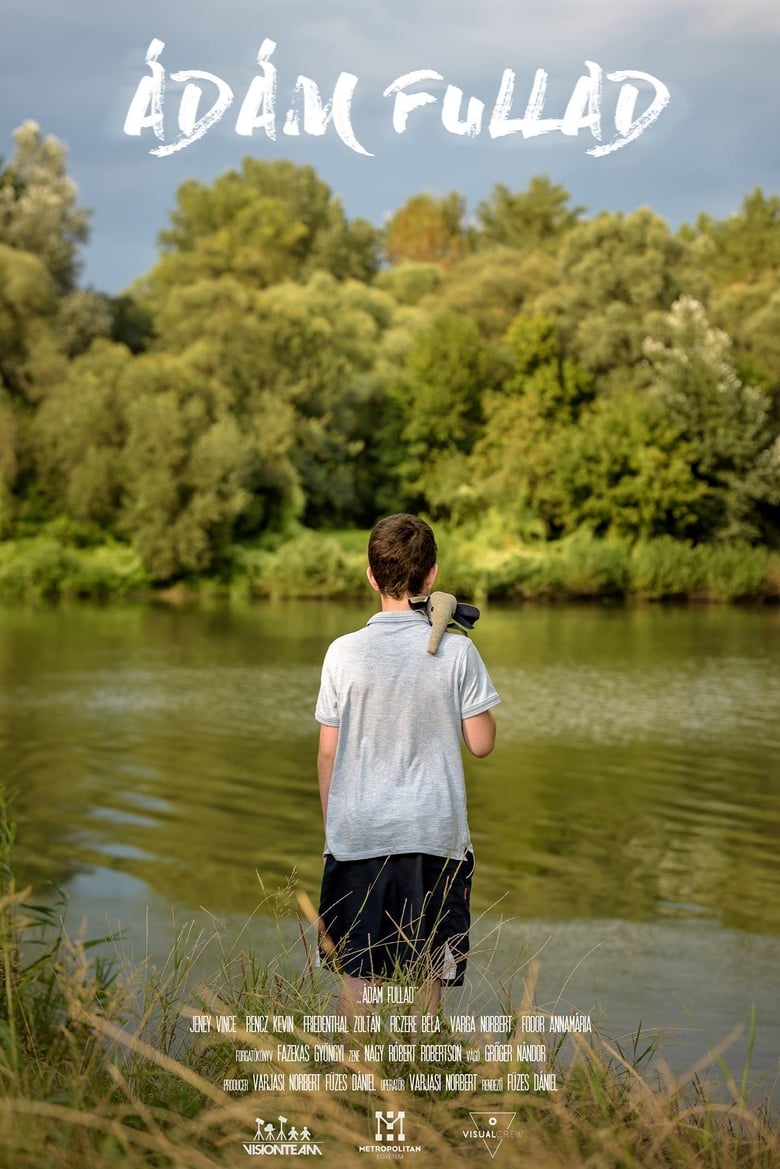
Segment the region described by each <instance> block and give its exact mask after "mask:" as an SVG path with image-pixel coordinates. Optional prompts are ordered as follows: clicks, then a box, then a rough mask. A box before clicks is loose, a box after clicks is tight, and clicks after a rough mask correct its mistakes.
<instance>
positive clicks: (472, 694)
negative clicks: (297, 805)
mask: <svg viewBox="0 0 780 1169" xmlns="http://www.w3.org/2000/svg"><path fill="white" fill-rule="evenodd" d="M436 556H437V549H436V542H435V539H434V535H433V532H432V530H431V528H430V527H429V525H428V524H427V523H425V521H424V520H421V519H419V518H418V517H417V516H413V515H405V514H401V515H392V516H388V517H387V518H386V519H383V520H380V521H379V523H378V524H377V525H376V526H375V527H374V529H373V530H372V532H371V535H370V538H369V543H368V569H367V575H368V579H369V582H370V584H371V587H372V588H373V589H375V590H376V591H377V592H378V593H379V596H380V600H381V606H382V607H381V611H380V612H379V613H376V614H375V615H374V616H373V617H371V619H370V620H369V622H368V624H367V625H366V626H365V627H364V628H363V629H360V630H358V631H357V632H355V633H349V634H346V635H345V636H343V637H339V638H337V639H336V641H334V642H333V643H332V644H331V646H330V647H329V649H328V651H327V653H326V655H325V660H324V663H323V667H322V680H321V685H320V692H319V696H318V699H317V707H316V718H317V721H318V722H319V723H320V739H319V750H318V755H317V770H318V775H319V785H320V795H321V799H322V812H323V818H324V821H325V854H324V855H325V866H324V871H323V878H322V891H321V896H320V911H319V912H320V924H321V934H322V936H321V947H320V948H321V955H322V958H323V960H324V961H325V962H326V963H329V964H332V965H333V966H335V968H336V969H338V970H339V971H340V972H341V973H342V975H343V977H344V986H343V991H342V1004H343V1007H344V1009H345V1010H347V1011H353V1010H354V1007H355V1004H360V1003H361V1002H363V1001H365V999H364V990H365V987H366V985H367V984H377V983H380V982H381V981H382V980H383V979H385V978H388V977H391V976H393V975H394V974H396V973H398V972H400V971H403V972H405V973H406V974H407V975H410V976H411V977H412V978H413V979H414V981H415V982H416V983H417V984H418V985H419V987H420V990H419V992H418V994H417V1003H418V1005H419V1006H421V1007H422V1009H423V1010H428V1011H435V1010H437V1009H438V1006H439V1003H440V1000H441V988H442V985H447V986H460V985H462V984H463V978H464V973H465V968H466V957H467V952H468V931H469V925H470V911H469V899H470V892H471V880H472V876H473V872H474V856H473V849H472V845H471V838H470V835H469V827H468V820H467V814H466V787H465V779H464V773H463V758H462V754H461V742H464V743H465V744H466V747H467V748H468V750H469V751H470V752H471V754H472V755H475V756H479V757H484V756H486V755H489V754H490V752H491V751H492V750H493V746H494V744H495V737H496V725H495V721H494V718H493V713H492V710H491V708H492V707H493V706H495V705H496V703H497V702H498V701H499V697H498V694H497V693H496V691H495V688H494V687H493V684H492V682H491V680H490V677H489V675H488V673H487V670H486V669H485V666H484V664H483V662H482V659H481V658H480V655H479V653H478V651H477V649H476V648H475V646H474V644H473V642H472V641H470V640H469V639H468V638H467V637H462V636H459V635H456V634H451V633H445V634H444V636H443V638H442V641H441V644H440V645H439V648H438V651H437V653H436V654H435V655H432V654H429V653H427V652H426V647H427V643H428V636H429V634H430V626H429V623H428V619H427V617H426V616H425V614H424V613H421V612H416V611H414V610H413V609H411V608H410V605H409V599H410V598H411V597H417V596H423V595H428V594H430V592H431V591H432V589H433V585H434V581H435V580H436V576H437V572H438V565H437V563H436Z"/></svg>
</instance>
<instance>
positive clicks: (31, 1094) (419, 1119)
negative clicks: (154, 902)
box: [0, 820, 780, 1169]
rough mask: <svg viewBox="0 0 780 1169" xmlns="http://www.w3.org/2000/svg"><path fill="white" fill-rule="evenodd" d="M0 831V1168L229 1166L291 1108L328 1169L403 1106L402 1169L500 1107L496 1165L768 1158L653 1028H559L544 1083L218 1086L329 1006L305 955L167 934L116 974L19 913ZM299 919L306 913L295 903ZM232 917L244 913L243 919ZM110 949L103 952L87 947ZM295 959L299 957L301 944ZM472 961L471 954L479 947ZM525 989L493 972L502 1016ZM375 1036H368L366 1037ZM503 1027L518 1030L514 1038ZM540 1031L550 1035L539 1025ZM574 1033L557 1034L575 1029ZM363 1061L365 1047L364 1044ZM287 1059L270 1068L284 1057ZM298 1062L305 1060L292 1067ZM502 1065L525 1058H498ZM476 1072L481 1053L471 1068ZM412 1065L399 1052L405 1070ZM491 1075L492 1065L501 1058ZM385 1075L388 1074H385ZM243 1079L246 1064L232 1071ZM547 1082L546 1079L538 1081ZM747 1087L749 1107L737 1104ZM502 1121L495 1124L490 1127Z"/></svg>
mask: <svg viewBox="0 0 780 1169" xmlns="http://www.w3.org/2000/svg"><path fill="white" fill-rule="evenodd" d="M12 844H13V828H12V826H11V825H10V824H9V823H8V821H7V820H5V821H4V822H3V828H2V841H1V850H2V858H1V859H2V897H1V898H0V1150H2V1152H1V1153H0V1161H1V1162H2V1164H4V1165H8V1166H13V1169H28V1167H29V1169H32V1167H33V1166H35V1167H37V1166H40V1165H56V1166H57V1169H82V1166H84V1165H88V1166H90V1169H112V1167H114V1166H117V1165H120V1164H121V1165H124V1166H130V1167H138V1169H141V1167H142V1166H150V1167H151V1166H155V1167H158V1166H167V1167H169V1169H219V1167H221V1166H230V1165H245V1164H246V1163H247V1162H246V1152H245V1151H244V1148H243V1143H244V1142H251V1141H252V1139H253V1136H254V1134H255V1132H256V1131H259V1129H258V1128H257V1126H258V1124H259V1123H260V1120H259V1119H258V1113H261V1114H262V1118H264V1122H268V1121H274V1122H276V1120H277V1117H284V1118H285V1119H286V1118H292V1121H294V1122H295V1123H297V1124H298V1125H299V1127H302V1126H303V1124H304V1123H305V1125H306V1126H307V1128H308V1130H309V1131H310V1133H311V1134H312V1138H313V1140H314V1141H316V1144H317V1145H318V1147H320V1148H321V1149H322V1153H323V1157H324V1161H323V1163H325V1164H328V1163H331V1162H334V1161H336V1160H338V1163H339V1164H342V1165H353V1164H354V1165H357V1164H363V1163H365V1155H363V1156H361V1155H360V1154H359V1153H358V1149H359V1147H360V1146H361V1145H366V1144H369V1143H371V1140H372V1126H373V1123H374V1110H375V1109H377V1108H383V1109H389V1110H394V1111H397V1110H398V1109H403V1110H404V1111H405V1113H406V1117H407V1118H408V1120H407V1131H408V1132H409V1133H410V1134H411V1135H410V1138H409V1139H411V1140H413V1141H414V1144H415V1145H420V1146H421V1148H422V1152H421V1153H420V1154H416V1155H415V1164H418V1165H420V1166H436V1165H444V1164H447V1165H462V1164H472V1163H473V1162H474V1160H475V1159H476V1158H477V1157H483V1156H486V1153H485V1151H484V1150H483V1149H482V1148H481V1142H479V1141H477V1142H476V1145H477V1146H478V1148H477V1149H476V1151H475V1142H474V1141H473V1140H467V1139H464V1137H463V1132H464V1129H466V1130H468V1129H473V1127H474V1121H473V1119H472V1117H471V1113H472V1112H476V1113H481V1114H483V1118H482V1123H483V1124H487V1123H488V1122H487V1120H486V1119H485V1110H486V1109H490V1111H491V1113H492V1112H497V1113H499V1114H501V1113H502V1112H503V1113H509V1114H515V1118H514V1120H513V1122H512V1126H511V1129H510V1131H511V1132H512V1136H510V1135H509V1133H507V1136H506V1138H505V1140H504V1143H503V1145H502V1147H501V1149H500V1158H501V1163H503V1164H505V1165H516V1166H528V1167H529V1169H530V1167H533V1169H628V1167H630V1166H637V1167H641V1169H678V1167H679V1169H694V1167H696V1169H702V1167H709V1169H772V1167H773V1166H775V1165H776V1164H777V1163H778V1160H777V1159H778V1157H779V1156H780V1138H779V1137H778V1133H777V1130H776V1128H775V1127H774V1126H773V1113H772V1108H773V1105H772V1102H771V1100H769V1099H764V1100H762V1101H761V1102H760V1103H758V1104H756V1103H754V1102H753V1101H754V1098H755V1095H756V1093H755V1085H752V1084H751V1082H750V1076H749V1067H746V1068H745V1069H744V1071H743V1072H742V1074H741V1075H740V1076H739V1077H738V1079H735V1078H734V1077H732V1076H731V1075H730V1074H729V1072H728V1068H727V1065H726V1062H725V1060H724V1057H723V1055H721V1056H719V1057H717V1062H718V1064H719V1066H720V1068H721V1073H722V1074H721V1076H720V1077H719V1082H718V1083H717V1084H713V1083H708V1082H707V1081H706V1080H705V1079H704V1078H703V1069H701V1068H699V1069H697V1068H693V1069H691V1071H690V1072H689V1073H688V1075H686V1076H683V1077H682V1078H680V1077H675V1076H673V1075H672V1074H671V1073H670V1072H669V1070H668V1069H667V1068H665V1066H664V1064H663V1062H662V1059H661V1056H660V1054H659V1052H658V1050H657V1040H655V1039H652V1038H650V1039H648V1038H646V1037H645V1036H643V1035H642V1033H641V1027H638V1028H637V1032H636V1034H635V1035H633V1036H630V1037H629V1038H628V1040H627V1041H625V1042H623V1043H622V1044H621V1043H618V1042H611V1041H609V1040H608V1039H606V1038H604V1037H603V1036H600V1035H596V1034H592V1035H591V1034H589V1035H581V1036H572V1037H570V1038H569V1039H568V1040H565V1039H563V1038H562V1037H561V1038H559V1039H558V1041H557V1042H555V1043H554V1044H553V1045H552V1046H551V1047H550V1049H549V1055H548V1062H547V1065H546V1067H545V1069H544V1070H545V1072H547V1073H553V1072H554V1073H555V1076H556V1081H557V1084H556V1089H557V1090H555V1091H553V1090H541V1089H540V1090H532V1091H530V1092H527V1093H520V1094H519V1093H517V1092H511V1093H508V1094H506V1095H504V1094H501V1093H492V1094H490V1095H489V1096H486V1095H485V1094H480V1093H479V1092H471V1091H455V1090H449V1091H447V1090H445V1091H443V1092H437V1091H432V1090H426V1089H425V1088H421V1089H420V1090H416V1091H410V1090H409V1089H407V1088H404V1090H402V1091H385V1090H383V1089H381V1088H380V1090H378V1091H376V1092H371V1093H368V1092H363V1091H351V1090H347V1091H341V1090H334V1091H330V1092H316V1093H311V1094H308V1095H307V1094H306V1093H301V1092H292V1093H291V1092H289V1091H287V1090H282V1091H279V1092H272V1093H254V1092H252V1091H251V1090H250V1091H244V1090H242V1089H238V1090H236V1091H230V1090H228V1091H225V1090H224V1080H225V1079H226V1078H235V1077H237V1076H241V1075H244V1076H245V1075H247V1065H246V1064H245V1063H240V1064H237V1063H236V1054H235V1053H236V1047H237V1045H240V1046H241V1048H242V1049H249V1050H250V1051H251V1050H253V1049H254V1050H261V1049H264V1050H266V1051H267V1052H268V1054H269V1057H270V1058H269V1059H268V1060H267V1061H264V1062H263V1063H262V1067H261V1066H260V1064H259V1063H255V1064H253V1065H251V1067H250V1068H249V1072H250V1073H251V1072H252V1071H256V1070H261V1071H262V1072H263V1073H269V1074H272V1073H274V1072H276V1071H278V1070H281V1069H283V1068H284V1066H285V1064H284V1062H283V1061H280V1060H279V1059H278V1058H277V1056H278V1054H279V1053H278V1050H277V1046H276V1045H277V1043H279V1042H284V1043H292V1042H302V1041H304V1040H307V1039H308V1040H309V1041H310V1040H311V1036H307V1035H305V1034H303V1033H302V1032H301V1031H300V1021H301V1018H302V1016H303V1015H306V1014H319V1013H326V1012H328V1011H329V1010H333V1005H332V1003H333V1000H332V997H331V996H332V990H333V986H332V983H329V982H328V980H327V979H326V978H323V977H322V976H321V974H320V973H319V972H315V971H313V970H312V967H311V964H310V962H309V961H308V959H306V960H301V959H300V958H299V957H297V956H296V955H294V954H290V953H288V952H286V951H285V950H284V947H283V946H282V945H281V943H280V946H279V950H278V952H277V953H275V954H273V955H261V954H259V953H258V952H256V951H255V950H254V949H253V947H252V945H251V943H249V941H248V939H247V938H246V937H238V938H235V939H230V940H226V939H225V937H224V935H223V934H222V932H221V931H220V929H219V928H218V927H217V926H215V928H214V931H213V933H212V934H211V935H210V936H204V935H203V934H202V933H197V932H196V930H195V928H194V926H192V925H190V926H187V927H185V928H184V929H181V930H180V931H179V932H178V933H177V935H176V938H175V941H174V944H173V948H172V950H171V953H170V955H169V957H168V958H167V960H166V961H164V962H163V963H161V964H157V963H154V962H153V961H151V959H148V960H147V961H146V962H144V963H142V964H141V965H140V966H137V967H132V966H131V965H130V964H129V963H128V962H127V960H125V959H124V958H123V957H122V949H121V941H118V940H115V941H116V944H115V948H114V949H113V951H112V950H107V946H108V940H107V939H103V941H102V944H101V945H99V946H98V945H96V944H95V943H84V942H76V941H73V940H71V939H69V938H67V937H66V936H65V935H64V933H63V932H62V928H61V926H60V925H59V917H58V912H57V907H55V908H51V907H46V906H40V905H35V904H33V903H31V901H30V891H29V890H17V889H16V887H15V882H14V875H13V868H12V863H11V849H12ZM295 904H296V903H295V900H294V890H293V889H292V888H288V889H284V890H280V891H278V892H277V893H274V894H273V895H270V896H267V897H266V898H265V900H264V902H263V904H261V905H260V906H259V907H258V911H259V912H262V913H264V914H267V913H274V914H277V915H279V914H282V913H286V912H290V909H291V906H293V905H295ZM297 912H298V914H299V919H300V920H301V922H302V925H306V924H307V923H306V917H307V916H309V915H311V914H312V913H313V910H312V909H311V906H310V904H309V903H308V901H307V899H306V898H305V896H302V895H299V896H298V901H297ZM250 928H251V923H249V926H248V928H247V930H246V931H245V932H246V933H247V934H248V933H249V929H250ZM107 952H108V953H109V955H111V954H113V957H111V956H109V958H106V956H105V955H106V953H107ZM300 953H301V954H304V953H305V938H304V940H303V941H302V943H301V948H300ZM472 962H473V963H474V964H475V965H476V966H477V967H480V966H484V969H483V970H482V974H483V976H489V974H490V972H489V969H488V966H489V964H488V963H487V962H486V960H485V956H482V955H480V954H475V955H474V956H473V958H472ZM518 974H519V975H520V977H521V978H522V982H523V986H524V991H523V994H522V995H521V998H520V1001H517V1002H513V1001H512V995H511V992H510V991H509V989H507V986H506V984H503V985H502V984H499V983H497V984H496V996H497V999H498V1001H500V1002H501V1004H502V1006H501V1009H502V1010H504V1011H506V1012H507V1013H510V1014H512V1015H513V1016H515V1017H519V1015H520V1014H522V1013H523V1012H528V1011H533V1012H536V1011H537V1010H538V1008H537V1007H536V1005H535V1004H534V1002H533V989H532V984H533V969H532V965H531V964H530V963H526V964H525V965H524V967H523V968H522V969H521V970H520V971H518ZM196 1013H197V1014H199V1015H201V1016H203V1015H204V1013H205V1015H207V1016H208V1017H209V1018H212V1019H214V1018H216V1017H217V1016H219V1015H225V1014H235V1015H236V1016H237V1017H238V1019H239V1020H243V1019H244V1016H245V1015H247V1014H250V1015H266V1016H269V1017H271V1016H273V1015H275V1014H279V1015H282V1014H284V1015H289V1016H290V1017H292V1019H293V1020H295V1022H296V1028H295V1033H294V1034H290V1033H289V1032H287V1031H285V1030H282V1032H281V1033H280V1034H278V1035H275V1034H266V1035H260V1034H255V1033H247V1032H246V1031H244V1030H243V1028H242V1027H241V1026H240V1025H239V1028H238V1032H237V1034H236V1035H235V1036H231V1037H230V1038H228V1037H226V1036H224V1035H220V1034H218V1033H217V1032H216V1031H215V1030H212V1032H211V1033H210V1034H199V1035H196V1034H192V1033H191V1019H192V1017H193V1015H194V1014H196ZM375 1038H376V1039H377V1040H382V1039H384V1038H386V1036H384V1035H379V1036H376V1037H375ZM518 1038H519V1036H518ZM550 1038H552V1037H550ZM575 1038H576V1039H577V1042H573V1040H574V1039H575ZM364 1054H365V1053H364ZM286 1066H287V1069H288V1070H289V1066H290V1065H289V1064H287V1065H286ZM297 1067H298V1068H300V1069H301V1070H305V1067H304V1065H297ZM513 1067H514V1068H515V1070H526V1071H528V1070H530V1069H529V1068H528V1067H527V1066H526V1065H524V1064H522V1063H519V1064H516V1065H513ZM468 1068H469V1070H471V1071H476V1072H477V1073H478V1074H479V1075H480V1076H486V1075H487V1076H489V1075H496V1074H497V1071H498V1070H499V1069H498V1068H497V1065H496V1064H494V1063H489V1062H488V1063H486V1062H484V1061H483V1062H481V1063H479V1064H473V1063H470V1064H469V1065H468ZM316 1070H318V1071H323V1070H331V1071H341V1070H343V1071H344V1072H346V1073H348V1074H349V1076H350V1077H351V1075H352V1074H353V1073H356V1072H357V1073H358V1074H361V1073H367V1072H371V1071H373V1072H375V1073H377V1083H379V1076H382V1075H392V1073H393V1070H394V1069H393V1068H392V1066H390V1065H389V1064H387V1063H385V1064H384V1065H383V1064H381V1062H380V1063H379V1064H377V1063H371V1062H368V1063H367V1062H365V1059H364V1060H362V1061H360V1062H359V1063H355V1062H352V1061H349V1062H347V1061H343V1062H340V1061H339V1060H338V1059H337V1060H336V1061H334V1062H331V1063H329V1064H326V1065H322V1064H320V1065H319V1066H318V1067H317V1069H316ZM415 1070H416V1071H420V1072H424V1073H430V1072H431V1071H432V1070H433V1069H432V1067H431V1066H430V1065H427V1066H426V1065H423V1064H418V1065H417V1066H416V1067H413V1068H409V1069H404V1071H415ZM501 1070H506V1069H505V1068H504V1069H501ZM395 1074H396V1075H397V1074H398V1069H397V1068H395ZM250 1079H251V1074H250ZM548 1083H549V1082H548ZM749 1098H750V1099H749ZM506 1123H507V1122H506V1120H505V1119H504V1120H502V1124H506Z"/></svg>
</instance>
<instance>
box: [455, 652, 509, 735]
mask: <svg viewBox="0 0 780 1169" xmlns="http://www.w3.org/2000/svg"><path fill="white" fill-rule="evenodd" d="M500 701H501V699H500V698H499V696H498V694H497V692H496V688H495V686H494V685H493V683H492V682H491V680H490V675H489V674H488V672H487V670H486V669H485V663H484V662H483V661H482V658H481V657H480V656H479V650H478V649H477V648H476V646H475V645H474V643H473V641H469V642H468V643H467V648H466V652H465V653H464V655H463V664H462V667H461V678H460V717H461V718H462V719H464V718H473V717H474V716H475V715H477V714H482V712H483V711H485V710H490V707H491V706H496V705H497V703H499V702H500Z"/></svg>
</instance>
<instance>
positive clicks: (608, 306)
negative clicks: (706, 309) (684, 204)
mask: <svg viewBox="0 0 780 1169" xmlns="http://www.w3.org/2000/svg"><path fill="white" fill-rule="evenodd" d="M558 263H559V266H560V280H559V282H558V283H557V284H556V286H555V287H554V288H553V289H552V290H550V291H549V292H546V293H543V294H542V295H541V296H540V297H539V298H538V300H537V301H536V304H535V306H532V307H534V308H535V311H537V312H546V313H552V314H553V315H554V316H555V318H556V320H557V322H558V329H559V331H560V334H561V337H562V339H563V342H564V345H565V347H566V350H567V352H568V353H569V355H570V356H571V357H573V358H575V359H576V360H577V361H578V362H579V363H580V364H581V365H582V366H584V368H585V369H587V370H589V371H590V372H591V373H593V374H595V375H597V376H599V377H600V378H601V379H602V384H604V385H608V384H612V385H616V386H617V387H620V386H622V385H625V384H626V382H627V381H629V380H631V381H633V382H634V383H635V384H639V385H641V384H642V382H643V380H644V376H643V372H644V367H643V364H642V357H643V351H642V346H643V343H644V339H645V337H647V336H648V335H651V334H652V333H653V332H654V330H655V329H656V327H657V323H658V320H659V318H660V316H661V315H662V314H663V313H664V312H667V311H668V310H669V309H670V308H671V305H672V304H673V302H674V301H675V300H676V299H677V298H678V297H679V296H681V295H683V294H684V293H686V292H688V293H693V294H696V295H699V294H701V293H702V292H703V291H704V287H705V280H704V277H703V276H702V274H701V273H700V272H698V270H697V268H696V264H695V258H694V254H693V251H692V247H691V245H689V244H687V243H685V242H684V241H682V240H680V239H678V238H676V237H675V236H673V235H672V234H671V233H670V231H669V227H668V224H667V223H666V221H665V220H664V219H662V218H661V217H660V216H658V215H655V214H653V212H652V211H650V210H649V209H648V208H641V209H640V210H639V211H634V212H633V213H632V214H630V215H624V214H623V213H622V212H615V213H607V212H602V213H601V214H600V215H597V216H596V217H595V218H594V219H591V220H588V221H587V222H585V223H581V224H579V225H578V226H577V227H575V228H573V229H572V230H571V231H569V232H568V233H567V234H566V236H565V238H564V240H563V242H562V244H561V246H560V249H559V252H558ZM604 379H607V380H606V381H605V380H604Z"/></svg>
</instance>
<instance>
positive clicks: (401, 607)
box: [379, 593, 412, 613]
mask: <svg viewBox="0 0 780 1169" xmlns="http://www.w3.org/2000/svg"><path fill="white" fill-rule="evenodd" d="M379 596H380V598H381V601H382V612H383V613H411V612H412V610H411V609H410V608H409V596H408V595H407V596H405V597H401V598H400V600H399V598H397V597H388V596H387V594H386V593H380V594H379Z"/></svg>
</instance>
